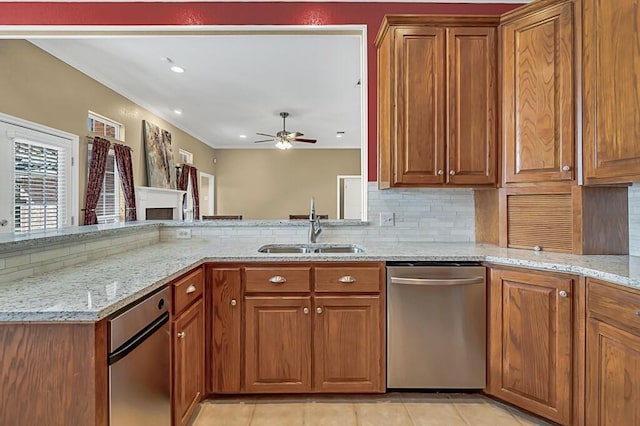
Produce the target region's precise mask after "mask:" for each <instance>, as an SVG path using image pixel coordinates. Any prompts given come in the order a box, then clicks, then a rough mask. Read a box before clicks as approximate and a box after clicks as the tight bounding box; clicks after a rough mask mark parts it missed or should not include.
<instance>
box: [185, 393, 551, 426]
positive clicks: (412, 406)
mask: <svg viewBox="0 0 640 426" xmlns="http://www.w3.org/2000/svg"><path fill="white" fill-rule="evenodd" d="M249 425H250V426H484V425H486V426H521V425H529V426H531V425H551V423H546V422H545V421H543V420H540V419H538V418H535V417H533V416H531V415H528V414H526V413H523V412H521V411H518V410H516V409H515V408H512V407H509V406H507V405H503V404H500V403H498V402H495V401H493V400H492V399H489V398H487V397H485V396H483V395H478V394H435V393H390V394H385V395H355V396H345V395H339V396H301V397H295V396H293V397H277V396H274V397H269V396H264V397H247V398H242V399H228V398H220V399H213V400H207V401H204V402H203V403H202V404H201V406H200V410H199V412H198V414H197V416H196V417H195V419H194V421H193V422H192V426H249Z"/></svg>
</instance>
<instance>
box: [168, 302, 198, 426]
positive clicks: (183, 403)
mask: <svg viewBox="0 0 640 426" xmlns="http://www.w3.org/2000/svg"><path fill="white" fill-rule="evenodd" d="M180 333H184V334H180ZM181 336H182V337H181ZM173 365H174V367H173V374H174V379H173V393H172V394H173V404H174V406H173V414H174V425H186V424H188V422H189V419H190V418H191V414H192V413H193V411H194V410H195V408H196V406H197V405H198V403H199V402H200V400H201V399H202V398H203V394H204V370H205V369H204V302H203V301H202V299H200V300H198V301H197V302H195V303H194V304H193V305H192V306H191V307H190V308H189V309H187V310H186V311H185V312H184V313H183V314H182V315H180V316H179V317H178V318H177V319H176V320H175V321H174V323H173Z"/></svg>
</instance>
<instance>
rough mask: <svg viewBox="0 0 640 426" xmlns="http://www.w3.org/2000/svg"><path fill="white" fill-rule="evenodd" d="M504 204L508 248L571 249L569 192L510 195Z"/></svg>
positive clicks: (560, 250)
mask: <svg viewBox="0 0 640 426" xmlns="http://www.w3.org/2000/svg"><path fill="white" fill-rule="evenodd" d="M506 203H507V244H508V246H509V247H514V248H527V249H531V248H533V247H535V246H540V247H541V248H542V250H550V251H559V252H567V253H570V252H571V251H572V250H573V208H572V198H571V194H513V195H507V201H506Z"/></svg>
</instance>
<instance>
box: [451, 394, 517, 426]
mask: <svg viewBox="0 0 640 426" xmlns="http://www.w3.org/2000/svg"><path fill="white" fill-rule="evenodd" d="M451 400H452V402H453V406H454V407H455V409H456V410H457V411H458V413H459V414H460V416H461V417H462V418H463V419H464V420H466V421H467V423H468V424H469V425H473V426H520V422H519V421H518V419H516V418H515V417H514V416H513V415H512V414H511V412H510V411H509V410H507V409H506V408H501V407H499V406H497V405H494V404H492V403H491V402H490V400H485V399H484V398H473V397H471V396H453V397H452V398H451Z"/></svg>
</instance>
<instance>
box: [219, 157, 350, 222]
mask: <svg viewBox="0 0 640 426" xmlns="http://www.w3.org/2000/svg"><path fill="white" fill-rule="evenodd" d="M215 156H216V167H215V168H216V171H215V177H216V179H215V193H216V196H215V197H216V203H215V205H216V214H219V215H225V214H241V215H243V217H244V219H287V218H288V217H289V214H308V213H309V200H310V199H311V196H314V197H315V198H316V213H317V214H328V215H329V218H331V219H335V218H336V208H337V201H336V197H337V194H336V192H337V189H336V187H337V181H336V176H337V175H359V174H360V150H358V149H313V150H310V149H295V146H294V148H293V149H290V150H287V151H281V150H278V149H217V150H216V155H215Z"/></svg>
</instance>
